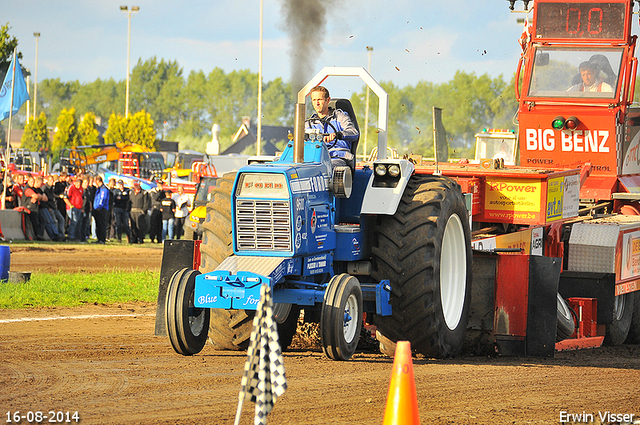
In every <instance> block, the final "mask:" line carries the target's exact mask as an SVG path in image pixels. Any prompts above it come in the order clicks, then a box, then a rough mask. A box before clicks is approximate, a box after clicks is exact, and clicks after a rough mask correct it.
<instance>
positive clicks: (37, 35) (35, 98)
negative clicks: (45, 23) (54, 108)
mask: <svg viewBox="0 0 640 425" xmlns="http://www.w3.org/2000/svg"><path fill="white" fill-rule="evenodd" d="M33 36H34V37H35V38H36V72H35V75H34V81H33V119H34V120H35V119H36V104H37V103H38V40H40V33H39V32H34V33H33ZM27 115H29V111H28V110H27Z"/></svg>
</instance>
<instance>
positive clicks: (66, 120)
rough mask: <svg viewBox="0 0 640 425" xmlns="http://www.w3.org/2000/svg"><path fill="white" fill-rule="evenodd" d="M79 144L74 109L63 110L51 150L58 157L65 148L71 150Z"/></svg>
mask: <svg viewBox="0 0 640 425" xmlns="http://www.w3.org/2000/svg"><path fill="white" fill-rule="evenodd" d="M77 143H78V122H77V120H76V110H75V109H74V108H69V109H63V110H62V111H61V112H60V116H59V117H58V122H57V124H56V133H55V134H54V136H53V142H52V144H51V150H52V151H53V153H54V156H57V155H58V154H59V153H60V151H61V150H62V149H63V148H70V147H72V146H75V145H76V144H77Z"/></svg>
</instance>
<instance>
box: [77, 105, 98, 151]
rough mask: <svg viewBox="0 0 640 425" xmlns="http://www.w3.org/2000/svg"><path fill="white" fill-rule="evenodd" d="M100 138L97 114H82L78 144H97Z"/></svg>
mask: <svg viewBox="0 0 640 425" xmlns="http://www.w3.org/2000/svg"><path fill="white" fill-rule="evenodd" d="M99 138H100V134H99V133H98V129H97V128H96V115H95V114H94V113H93V112H87V113H86V114H84V115H83V116H82V118H81V119H80V124H78V145H79V146H91V145H97V144H98V140H99Z"/></svg>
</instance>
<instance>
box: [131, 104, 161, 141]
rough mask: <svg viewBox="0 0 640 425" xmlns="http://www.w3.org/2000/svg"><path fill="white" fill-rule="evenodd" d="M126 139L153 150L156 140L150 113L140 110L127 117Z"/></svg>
mask: <svg viewBox="0 0 640 425" xmlns="http://www.w3.org/2000/svg"><path fill="white" fill-rule="evenodd" d="M127 139H128V140H129V141H130V142H131V143H135V144H138V145H142V146H144V147H147V148H149V149H151V150H155V149H154V146H153V145H154V142H155V140H156V130H155V128H154V127H153V120H152V119H151V114H149V113H148V112H145V111H144V110H142V111H139V112H136V113H135V114H133V115H132V116H130V117H129V122H128V123H127Z"/></svg>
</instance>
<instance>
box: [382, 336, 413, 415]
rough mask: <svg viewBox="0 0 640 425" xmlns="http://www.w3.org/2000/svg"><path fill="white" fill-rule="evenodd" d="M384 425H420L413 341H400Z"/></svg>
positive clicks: (397, 347)
mask: <svg viewBox="0 0 640 425" xmlns="http://www.w3.org/2000/svg"><path fill="white" fill-rule="evenodd" d="M382 425H420V414H419V413H418V397H417V395H416V383H415V380H414V377H413V362H412V360H411V343H410V342H409V341H398V344H397V345H396V355H395V358H394V360H393V372H392V373H391V382H390V383H389V395H388V396H387V409H386V410H385V412H384V421H383V422H382Z"/></svg>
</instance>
